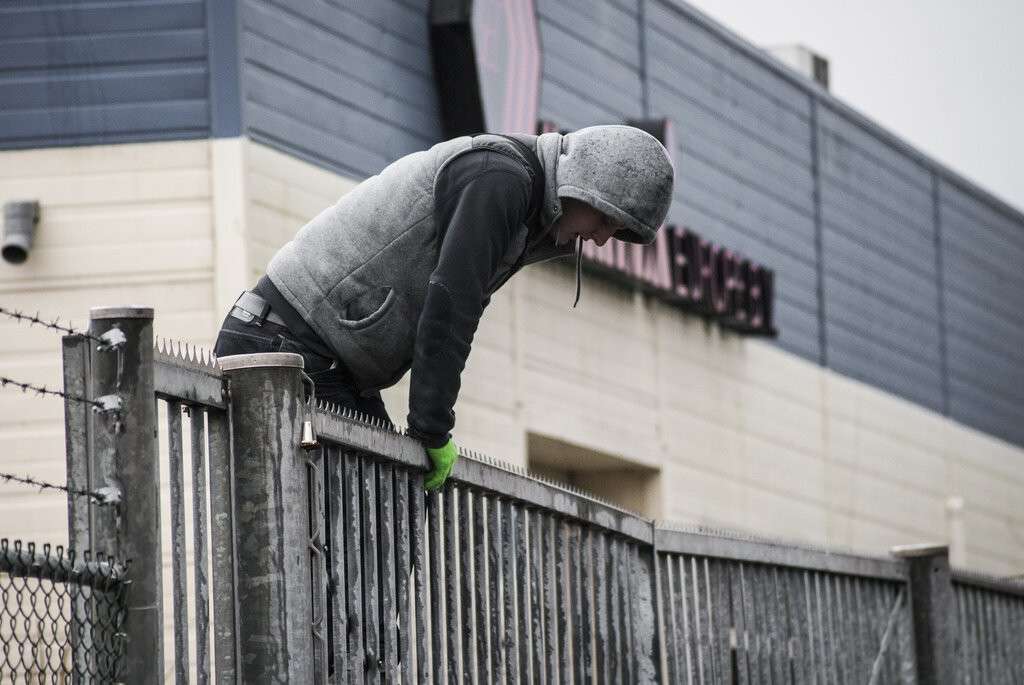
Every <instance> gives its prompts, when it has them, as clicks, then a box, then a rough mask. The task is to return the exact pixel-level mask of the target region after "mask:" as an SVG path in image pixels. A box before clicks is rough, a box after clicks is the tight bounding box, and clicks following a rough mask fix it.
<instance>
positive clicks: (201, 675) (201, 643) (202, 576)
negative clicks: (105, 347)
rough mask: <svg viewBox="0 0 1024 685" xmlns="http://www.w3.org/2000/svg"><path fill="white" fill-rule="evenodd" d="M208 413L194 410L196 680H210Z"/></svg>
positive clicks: (193, 501) (203, 682)
mask: <svg viewBox="0 0 1024 685" xmlns="http://www.w3.org/2000/svg"><path fill="white" fill-rule="evenodd" d="M205 419H206V412H204V411H202V410H201V409H199V408H193V409H192V421H191V429H192V430H191V433H192V435H191V438H192V529H193V535H192V540H193V544H194V545H195V552H194V554H195V578H196V682H197V683H198V684H199V685H206V683H208V682H209V681H210V665H209V664H210V654H209V647H210V641H209V628H210V609H209V607H210V587H209V584H208V581H207V577H206V563H207V547H206V425H205Z"/></svg>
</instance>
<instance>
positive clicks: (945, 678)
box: [892, 544, 956, 685]
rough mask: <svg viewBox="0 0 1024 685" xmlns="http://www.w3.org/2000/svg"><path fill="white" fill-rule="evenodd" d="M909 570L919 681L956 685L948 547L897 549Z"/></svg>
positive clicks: (926, 684) (898, 554)
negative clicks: (954, 684)
mask: <svg viewBox="0 0 1024 685" xmlns="http://www.w3.org/2000/svg"><path fill="white" fill-rule="evenodd" d="M892 554H893V556H896V557H898V558H900V559H903V560H904V561H905V562H906V564H907V568H908V570H909V571H910V583H909V587H910V615H911V621H912V624H913V633H914V655H915V659H916V662H917V682H918V683H920V684H921V685H947V684H948V685H953V683H954V682H955V680H956V668H955V666H956V664H955V663H954V652H953V643H954V634H955V628H956V624H955V621H956V601H955V598H954V597H953V579H952V576H951V574H950V570H949V546H948V545H930V544H922V545H905V546H901V547H894V548H893V549H892Z"/></svg>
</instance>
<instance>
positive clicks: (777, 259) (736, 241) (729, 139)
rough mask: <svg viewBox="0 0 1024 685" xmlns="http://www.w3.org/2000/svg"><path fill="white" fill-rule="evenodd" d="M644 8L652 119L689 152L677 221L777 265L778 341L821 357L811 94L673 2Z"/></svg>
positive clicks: (681, 165)
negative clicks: (666, 121)
mask: <svg viewBox="0 0 1024 685" xmlns="http://www.w3.org/2000/svg"><path fill="white" fill-rule="evenodd" d="M644 4H645V7H644V10H645V11H644V14H645V22H644V26H645V40H646V44H647V77H648V99H649V102H648V105H647V114H649V115H651V116H668V117H671V118H672V120H673V121H674V122H675V124H676V138H677V144H678V146H679V149H678V151H677V153H676V159H677V171H678V176H677V180H676V189H675V205H674V206H673V209H672V213H671V215H670V218H671V219H672V220H673V221H676V222H681V223H684V224H686V225H688V226H690V227H691V228H693V229H694V230H695V231H697V232H698V233H700V234H701V235H704V236H706V237H707V238H709V239H711V240H714V241H716V242H720V243H721V244H723V245H726V246H728V247H729V248H731V249H734V250H738V251H739V252H741V253H743V254H744V255H747V256H749V257H751V258H753V259H756V260H758V261H760V262H762V263H764V264H768V265H770V266H771V267H772V268H773V269H775V273H776V319H777V326H778V328H779V331H780V336H779V344H780V345H782V346H783V347H784V348H786V349H788V350H790V351H792V352H795V353H797V354H800V355H801V356H804V357H808V358H810V359H813V360H815V361H817V360H818V359H819V355H820V347H819V323H818V297H817V272H816V266H815V265H816V261H817V260H816V252H815V231H814V202H813V194H814V180H813V176H812V174H811V159H812V156H811V124H810V107H811V101H810V97H809V96H808V94H807V93H806V92H805V91H803V90H801V89H800V88H798V87H796V86H794V85H793V84H792V83H790V82H789V81H787V80H786V79H784V78H782V77H780V76H779V75H778V74H776V73H774V72H773V71H772V70H770V69H768V68H766V67H765V65H764V64H763V63H762V62H760V61H758V60H756V59H754V58H752V57H750V56H747V55H743V54H741V53H738V52H736V51H735V50H733V49H731V48H730V47H729V46H728V45H726V44H724V43H722V42H721V41H720V40H718V39H716V37H715V36H714V35H713V34H711V33H709V32H708V31H707V30H706V29H704V28H703V27H701V26H698V25H696V24H694V23H693V22H691V21H689V20H688V18H687V17H686V16H685V15H683V14H680V13H679V12H677V11H676V10H675V8H674V7H673V3H670V2H661V1H658V0H652V1H649V2H646V3H644ZM546 48H547V46H546V45H545V49H546Z"/></svg>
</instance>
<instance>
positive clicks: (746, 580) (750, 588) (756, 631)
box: [739, 564, 767, 682]
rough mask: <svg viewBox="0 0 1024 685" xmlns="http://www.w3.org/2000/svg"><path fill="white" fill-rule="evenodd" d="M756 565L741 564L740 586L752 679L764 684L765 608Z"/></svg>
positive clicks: (765, 675) (765, 673) (765, 671)
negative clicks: (761, 599)
mask: <svg viewBox="0 0 1024 685" xmlns="http://www.w3.org/2000/svg"><path fill="white" fill-rule="evenodd" d="M759 568H760V566H758V565H756V564H741V565H740V567H739V585H740V590H741V592H742V600H743V616H744V618H743V619H744V620H745V623H746V633H748V660H749V663H750V670H751V674H750V675H751V679H752V680H753V681H754V682H764V680H765V678H766V677H767V670H766V669H765V660H764V659H765V649H764V632H765V627H764V620H763V616H764V606H763V605H762V603H761V601H760V599H759V595H760V593H759V589H758V569H759Z"/></svg>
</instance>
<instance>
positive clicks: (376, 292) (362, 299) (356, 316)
mask: <svg viewBox="0 0 1024 685" xmlns="http://www.w3.org/2000/svg"><path fill="white" fill-rule="evenodd" d="M394 302H395V289H394V288H387V287H382V288H371V289H370V290H367V291H366V292H364V293H360V294H359V295H358V296H356V297H354V298H352V299H351V300H349V301H348V302H346V303H345V304H343V305H342V307H341V310H342V318H339V319H338V324H339V325H340V326H343V327H344V328H348V329H351V330H359V329H362V328H366V327H367V326H371V325H373V324H374V323H376V322H377V321H379V320H380V319H382V318H384V316H385V315H386V314H387V313H388V310H389V309H391V306H392V305H393V304H394Z"/></svg>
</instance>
